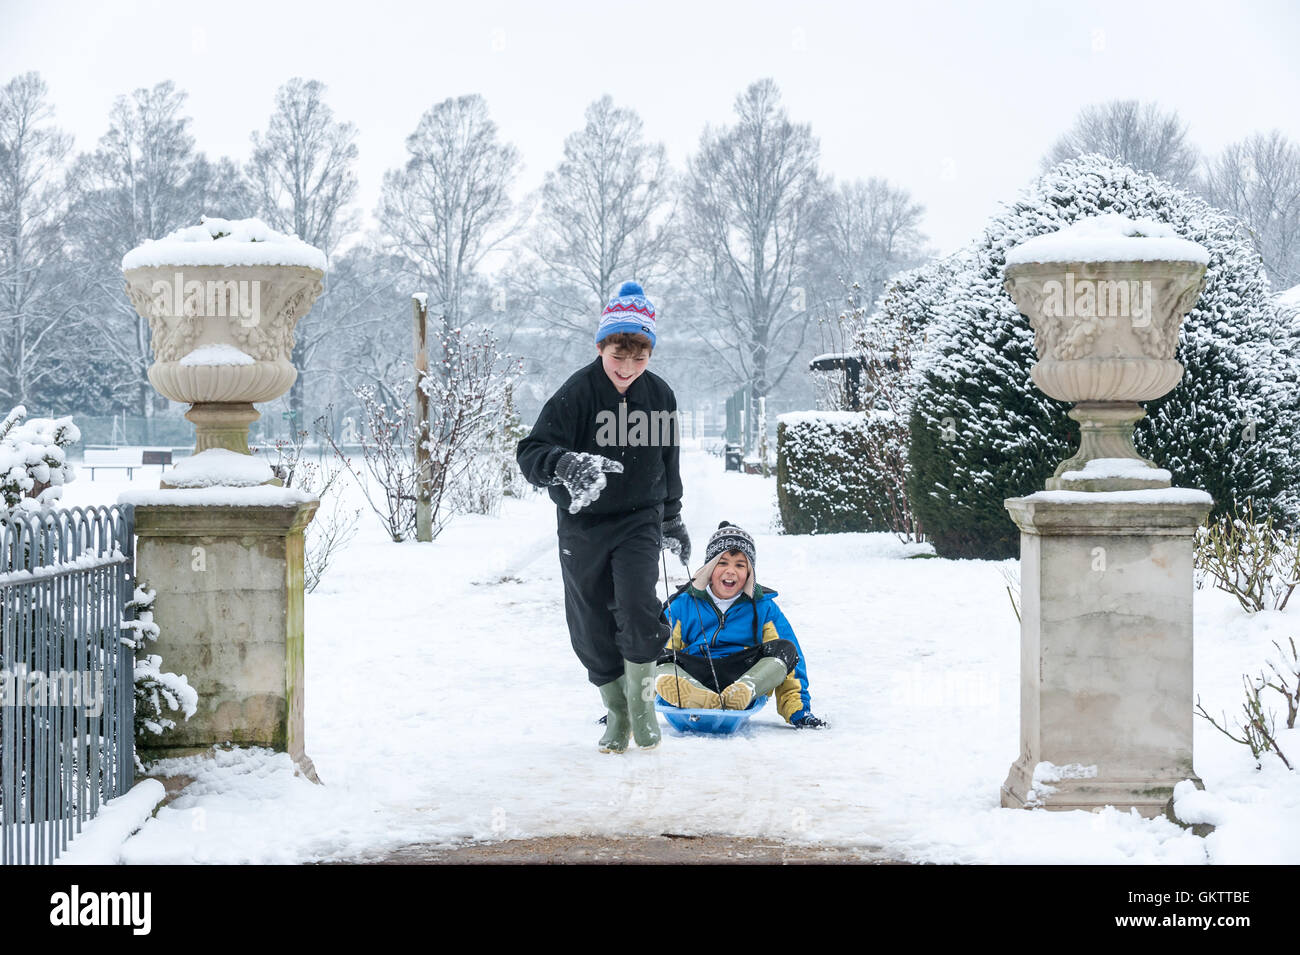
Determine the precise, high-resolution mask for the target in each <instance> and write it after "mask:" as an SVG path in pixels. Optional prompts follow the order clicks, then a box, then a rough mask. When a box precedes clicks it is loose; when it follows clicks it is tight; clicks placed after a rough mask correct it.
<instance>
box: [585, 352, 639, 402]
mask: <svg viewBox="0 0 1300 955" xmlns="http://www.w3.org/2000/svg"><path fill="white" fill-rule="evenodd" d="M596 351H597V352H599V353H600V363H601V367H603V368H604V369H605V374H606V375H608V376H609V380H610V381H612V382H613V383H614V387H615V388H617V389H618V393H619V394H620V395H621V394H625V393H626V392H627V390H628V388H630V387H631V386H632V382H634V381H636V380H637V379H638V378H640V377H641V373H642V372H643V371H645V370H646V366H647V365H649V364H650V349H649V348H648V347H643V348H640V349H637V348H635V347H633V348H628V347H627V346H625V345H606V346H605V347H603V348H602V347H601V346H600V345H597V346H596Z"/></svg>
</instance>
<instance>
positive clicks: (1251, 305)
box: [908, 156, 1300, 558]
mask: <svg viewBox="0 0 1300 955" xmlns="http://www.w3.org/2000/svg"><path fill="white" fill-rule="evenodd" d="M1105 213H1117V214H1120V215H1125V216H1129V217H1132V218H1140V217H1141V218H1149V219H1155V220H1157V221H1159V222H1164V223H1167V224H1169V225H1171V226H1173V228H1174V229H1175V231H1176V232H1177V233H1178V235H1179V236H1181V237H1182V238H1185V239H1190V240H1192V241H1194V242H1197V243H1199V244H1200V245H1202V246H1204V247H1205V248H1206V249H1207V250H1208V252H1209V254H1210V262H1209V267H1208V269H1207V273H1206V285H1205V290H1204V292H1203V293H1202V295H1201V297H1200V299H1199V301H1198V302H1197V304H1196V307H1195V308H1194V309H1193V310H1192V311H1191V313H1190V314H1189V315H1188V316H1187V318H1186V319H1185V320H1184V322H1183V325H1182V330H1181V333H1180V336H1179V349H1178V353H1177V357H1178V359H1179V360H1180V361H1181V362H1182V363H1183V365H1184V366H1185V367H1186V373H1185V374H1184V376H1183V379H1182V381H1181V382H1180V383H1179V384H1178V385H1177V386H1176V387H1175V388H1174V389H1173V390H1172V391H1171V392H1170V393H1169V394H1168V395H1166V396H1165V397H1163V398H1161V399H1159V400H1156V401H1152V402H1149V403H1147V406H1146V407H1147V417H1146V418H1144V419H1142V421H1140V422H1139V423H1138V426H1137V429H1136V443H1137V447H1138V450H1139V451H1140V452H1141V453H1142V454H1144V455H1145V456H1147V457H1149V458H1151V459H1152V460H1154V461H1155V462H1156V463H1157V464H1158V465H1160V466H1161V467H1164V468H1167V469H1168V470H1170V471H1171V472H1172V473H1173V476H1174V484H1175V485H1177V486H1182V487H1196V488H1202V489H1204V490H1206V491H1208V492H1209V493H1210V494H1211V495H1212V496H1213V497H1214V500H1215V505H1216V514H1221V513H1227V512H1231V511H1232V510H1234V509H1241V508H1243V507H1245V506H1246V505H1247V503H1248V502H1253V505H1254V507H1255V510H1256V511H1257V512H1259V513H1261V514H1263V513H1272V514H1274V515H1276V517H1277V518H1278V520H1279V521H1280V522H1282V523H1284V524H1289V523H1292V522H1294V521H1295V520H1296V519H1297V516H1300V496H1298V495H1300V480H1298V478H1300V454H1298V453H1297V448H1296V434H1297V429H1300V389H1297V388H1296V386H1295V376H1296V341H1295V338H1294V336H1295V330H1294V327H1293V326H1287V327H1283V326H1281V325H1279V323H1278V319H1277V316H1278V312H1277V310H1276V308H1274V307H1272V306H1271V303H1270V300H1269V292H1268V285H1267V281H1266V279H1265V277H1264V271H1263V266H1262V263H1261V262H1260V259H1259V256H1258V255H1257V254H1256V253H1255V252H1254V251H1253V250H1252V249H1251V247H1250V245H1249V243H1248V242H1247V241H1245V240H1244V239H1243V238H1242V237H1241V236H1240V234H1239V232H1238V231H1237V224H1236V222H1235V220H1233V219H1232V218H1230V217H1229V216H1228V215H1226V214H1225V213H1222V212H1220V211H1218V210H1215V209H1213V208H1211V207H1210V206H1208V205H1206V203H1205V202H1204V201H1202V200H1201V199H1198V198H1196V197H1194V196H1190V195H1188V194H1187V193H1185V192H1182V191H1181V190H1179V189H1177V188H1175V187H1174V186H1171V185H1169V184H1168V183H1165V182H1162V181H1161V180H1159V179H1156V178H1155V177H1153V176H1150V175H1147V174H1145V173H1140V172H1137V171H1136V170H1134V169H1132V168H1130V167H1129V166H1126V165H1124V164H1122V163H1120V162H1117V161H1114V160H1110V159H1105V158H1102V157H1100V156H1081V157H1079V158H1077V159H1072V160H1068V161H1066V162H1063V163H1060V164H1059V165H1057V166H1055V167H1053V168H1052V169H1051V170H1049V171H1048V172H1046V173H1045V174H1044V175H1043V176H1042V177H1040V178H1039V179H1038V180H1036V181H1035V182H1034V183H1032V184H1031V185H1030V187H1029V188H1028V189H1027V190H1026V191H1025V193H1024V194H1023V195H1022V196H1021V197H1020V198H1019V199H1017V200H1016V201H1015V202H1014V203H1012V204H1011V205H1010V206H1008V207H1007V208H1006V209H1005V210H1003V211H1002V212H1001V213H999V214H998V215H997V216H995V217H994V218H993V219H992V220H991V221H990V222H989V224H988V225H987V226H986V228H985V231H984V235H983V236H982V238H981V239H980V240H979V241H978V242H977V243H975V245H974V246H973V247H972V248H971V249H970V250H969V253H968V255H967V256H966V257H965V258H964V260H963V261H964V262H965V264H964V265H963V266H962V267H960V268H958V269H957V270H955V271H954V272H953V273H952V274H950V275H945V274H943V273H942V272H941V271H939V270H937V269H931V270H930V272H928V273H927V274H928V275H929V276H930V277H931V279H932V280H933V281H932V284H931V285H930V287H929V288H928V289H927V294H928V295H929V296H930V299H931V301H932V303H933V304H932V305H931V306H930V308H931V310H932V314H931V316H930V321H929V324H928V327H927V329H926V335H927V337H928V341H927V344H926V347H925V348H924V349H923V352H922V355H921V356H920V357H919V359H918V361H917V371H918V374H917V391H916V395H915V398H914V405H913V411H912V416H911V421H910V427H909V431H910V448H909V467H910V475H909V484H908V489H909V497H910V499H911V501H912V506H913V508H914V509H915V511H916V513H917V515H918V517H919V518H920V521H921V523H922V525H923V526H924V527H925V531H926V534H927V536H929V537H930V539H931V540H932V541H933V542H934V545H935V548H936V550H937V551H938V552H939V553H940V554H941V555H944V556H969V557H991V558H1004V557H1010V556H1015V555H1016V554H1017V553H1018V549H1019V533H1018V531H1017V529H1016V526H1015V524H1014V523H1012V521H1011V519H1010V518H1009V517H1008V516H1007V513H1006V511H1005V509H1004V508H1003V505H1002V502H1003V500H1004V499H1005V498H1008V497H1014V496H1016V495H1020V494H1026V493H1031V492H1033V491H1037V490H1041V489H1042V487H1043V483H1044V481H1045V480H1046V479H1047V478H1048V477H1049V476H1050V475H1051V473H1052V471H1053V469H1054V467H1055V466H1056V464H1057V463H1059V462H1060V461H1061V460H1063V459H1064V458H1066V457H1068V456H1069V454H1070V453H1071V452H1072V451H1073V449H1074V448H1075V447H1076V446H1077V440H1078V427H1077V425H1075V424H1074V423H1073V422H1072V421H1071V420H1070V419H1068V418H1067V417H1066V412H1067V411H1068V409H1069V405H1067V404H1065V403H1064V402H1059V401H1055V400H1054V399H1051V398H1048V397H1047V396H1046V395H1044V394H1043V393H1042V392H1041V391H1039V390H1038V389H1037V388H1036V387H1035V386H1034V385H1033V384H1032V382H1031V380H1030V377H1029V369H1030V367H1031V366H1032V365H1033V364H1034V362H1035V361H1036V358H1037V356H1036V354H1035V352H1034V335H1033V331H1032V329H1031V328H1030V326H1029V322H1028V321H1027V320H1025V319H1024V318H1023V317H1022V316H1021V315H1020V314H1019V312H1018V311H1017V309H1016V306H1015V304H1014V303H1013V302H1012V300H1011V298H1010V296H1008V295H1007V293H1006V291H1005V290H1004V289H1003V278H1004V276H1003V268H1004V265H1005V257H1006V253H1007V251H1008V250H1010V249H1011V248H1012V247H1014V246H1016V245H1018V244H1019V243H1021V242H1023V241H1024V240H1025V239H1028V238H1030V237H1031V236H1036V235H1042V234H1044V233H1048V232H1053V231H1056V230H1058V229H1060V228H1061V227H1063V226H1066V225H1069V224H1070V223H1073V222H1076V221H1078V220H1080V219H1083V218H1086V217H1090V216H1096V215H1102V214H1105ZM923 271H924V270H923Z"/></svg>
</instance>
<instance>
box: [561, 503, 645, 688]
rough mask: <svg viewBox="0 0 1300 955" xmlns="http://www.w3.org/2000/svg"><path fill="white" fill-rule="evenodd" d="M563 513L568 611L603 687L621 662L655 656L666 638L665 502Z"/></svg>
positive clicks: (573, 633) (576, 648)
mask: <svg viewBox="0 0 1300 955" xmlns="http://www.w3.org/2000/svg"><path fill="white" fill-rule="evenodd" d="M556 510H557V511H558V514H559V531H558V533H559V539H560V571H561V573H562V575H563V577H564V616H565V619H566V620H567V621H568V624H569V640H570V642H571V643H572V644H573V652H574V653H576V654H577V655H578V659H579V660H580V661H582V665H583V666H584V667H586V668H587V678H588V679H589V680H590V681H591V682H592V683H594V684H595V685H596V686H604V685H605V684H606V683H611V682H613V681H614V680H617V679H618V678H619V677H620V676H622V675H623V661H624V660H628V661H630V662H632V663H650V662H652V661H653V660H655V659H656V658H657V657H658V656H659V653H660V651H661V650H663V648H664V644H666V643H667V642H668V619H667V617H665V616H664V612H663V605H662V603H661V598H660V597H659V596H658V595H657V592H656V588H657V586H658V583H659V550H660V546H659V545H660V539H661V538H660V528H661V526H662V524H663V508H662V507H643V508H640V509H638V510H635V511H629V512H628V513H626V514H612V515H602V514H596V515H587V514H583V513H582V512H581V511H579V512H578V513H577V514H570V513H569V512H568V511H567V510H565V509H564V508H557V509H556Z"/></svg>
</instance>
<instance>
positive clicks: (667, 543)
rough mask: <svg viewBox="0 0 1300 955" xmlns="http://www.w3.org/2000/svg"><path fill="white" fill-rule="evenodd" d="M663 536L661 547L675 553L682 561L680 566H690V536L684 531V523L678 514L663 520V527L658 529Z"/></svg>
mask: <svg viewBox="0 0 1300 955" xmlns="http://www.w3.org/2000/svg"><path fill="white" fill-rule="evenodd" d="M660 534H661V535H662V536H663V544H662V545H661V546H662V547H665V548H667V549H668V550H670V551H672V552H673V553H674V554H676V555H677V558H678V559H679V560H680V561H681V562H682V566H683V567H686V568H687V569H689V568H690V566H691V565H690V563H689V561H690V559H691V538H690V535H689V534H687V533H686V524H685V523H683V521H682V519H681V517H680V516H678V517H674V518H671V519H669V520H666V521H664V524H663V528H662V529H661V530H660Z"/></svg>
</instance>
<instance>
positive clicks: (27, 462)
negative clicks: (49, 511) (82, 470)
mask: <svg viewBox="0 0 1300 955" xmlns="http://www.w3.org/2000/svg"><path fill="white" fill-rule="evenodd" d="M80 440H81V432H80V431H78V430H77V426H76V425H75V424H73V423H72V418H70V417H67V418H31V419H28V418H27V409H26V408H24V407H23V406H22V405H19V406H18V407H16V408H14V409H13V410H12V411H10V412H9V414H8V415H6V416H5V419H4V421H3V422H0V511H4V510H8V509H12V508H16V507H38V506H40V505H42V504H49V503H51V502H53V501H55V500H58V498H59V497H60V495H62V494H63V485H64V484H66V483H68V482H69V481H71V480H73V479H74V478H75V477H76V471H75V470H73V467H72V465H71V464H69V463H68V456H67V449H68V448H69V447H71V446H72V445H74V444H76V443H77V442H78V441H80Z"/></svg>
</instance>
